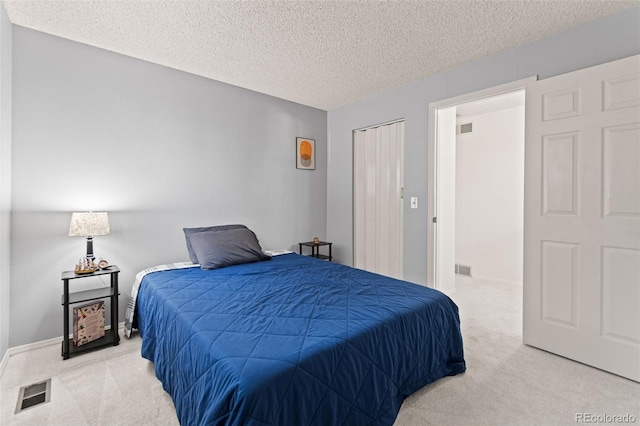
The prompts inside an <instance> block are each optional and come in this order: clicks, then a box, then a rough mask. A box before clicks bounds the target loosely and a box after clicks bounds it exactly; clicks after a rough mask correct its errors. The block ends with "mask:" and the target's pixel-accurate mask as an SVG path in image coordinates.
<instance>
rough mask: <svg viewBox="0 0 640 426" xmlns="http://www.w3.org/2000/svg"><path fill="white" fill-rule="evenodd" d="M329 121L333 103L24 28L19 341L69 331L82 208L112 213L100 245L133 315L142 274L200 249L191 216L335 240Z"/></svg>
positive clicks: (14, 335)
mask: <svg viewBox="0 0 640 426" xmlns="http://www.w3.org/2000/svg"><path fill="white" fill-rule="evenodd" d="M326 130H327V123H326V112H325V111H321V110H318V109H314V108H310V107H306V106H302V105H300V104H296V103H293V102H288V101H285V100H282V99H278V98H274V97H271V96H266V95H263V94H259V93H256V92H252V91H249V90H245V89H241V88H238V87H234V86H230V85H227V84H223V83H220V82H216V81H213V80H209V79H206V78H202V77H198V76H195V75H192V74H188V73H185V72H181V71H177V70H174V69H170V68H166V67H163V66H159V65H155V64H151V63H148V62H145V61H141V60H137V59H134V58H130V57H126V56H123V55H119V54H115V53H112V52H108V51H105V50H101V49H98V48H94V47H90V46H87V45H83V44H80V43H76V42H72V41H69V40H65V39H61V38H58V37H54V36H51V35H47V34H44V33H40V32H37V31H33V30H29V29H26V28H22V27H18V26H14V27H13V153H12V154H13V160H12V167H13V171H12V223H11V232H12V234H11V306H10V308H11V334H10V345H11V346H15V345H21V344H25V343H29V342H34V341H39V340H42V339H47V338H51V337H56V336H61V335H62V308H61V306H60V294H61V292H62V283H61V281H60V272H61V271H63V270H69V269H72V268H73V265H74V263H75V262H76V261H77V259H78V258H79V257H81V256H82V255H83V254H84V250H85V242H84V239H82V238H72V237H67V231H68V227H69V219H70V214H71V212H72V211H85V210H105V211H108V212H109V218H110V222H111V235H108V236H104V237H96V238H95V239H94V250H95V253H96V255H97V256H100V257H104V258H106V259H107V260H108V261H110V262H111V263H113V264H117V265H118V266H120V269H121V270H122V273H121V277H120V283H121V293H122V295H121V297H120V320H122V319H123V313H124V308H125V306H126V303H127V300H128V297H129V293H130V288H131V284H132V283H133V280H134V277H135V274H136V273H137V272H138V271H140V270H142V269H144V268H147V267H150V266H153V265H157V264H162V263H167V262H176V261H182V260H187V259H188V255H187V250H186V246H185V242H184V235H183V232H182V228H183V227H190V226H205V225H214V224H224V223H244V224H246V225H247V226H249V227H250V228H251V229H253V230H254V231H255V232H256V234H257V235H258V238H259V239H260V242H261V244H262V246H263V248H266V249H269V248H283V249H297V243H298V242H299V241H308V240H309V239H310V238H313V237H314V236H318V237H320V238H322V239H325V238H326V178H327V175H326V173H327V167H326V164H327V150H326ZM297 136H301V137H307V138H313V139H315V140H316V145H315V146H316V170H314V171H308V170H298V169H296V166H295V140H296V137H297ZM82 281H85V280H82ZM82 284H83V283H81V282H78V283H74V286H76V288H79V287H80V286H81V285H82Z"/></svg>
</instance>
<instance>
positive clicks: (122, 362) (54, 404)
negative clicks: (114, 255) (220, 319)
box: [0, 277, 640, 426]
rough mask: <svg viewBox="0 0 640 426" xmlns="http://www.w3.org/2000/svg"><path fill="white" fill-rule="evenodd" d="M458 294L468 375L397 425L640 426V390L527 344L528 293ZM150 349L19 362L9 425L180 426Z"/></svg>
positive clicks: (406, 407) (501, 288)
mask: <svg viewBox="0 0 640 426" xmlns="http://www.w3.org/2000/svg"><path fill="white" fill-rule="evenodd" d="M457 288H458V291H457V292H456V293H455V294H454V295H453V296H452V298H453V299H454V300H455V302H456V303H457V304H458V306H459V307H460V316H461V320H462V331H463V336H464V344H465V358H466V361H467V372H466V373H464V374H462V375H458V376H455V377H447V378H444V379H441V380H439V381H437V382H436V383H433V384H431V385H429V386H426V387H425V388H423V389H421V390H420V391H418V392H417V393H415V394H414V395H411V396H410V397H409V398H407V399H406V400H405V402H404V404H403V406H402V408H401V409H400V413H399V415H398V419H397V421H396V425H401V426H408V425H575V424H576V423H578V424H579V423H586V422H585V421H580V418H579V416H582V419H586V418H587V416H589V415H591V416H617V415H620V416H624V415H628V416H629V417H628V418H629V419H635V422H634V423H636V424H637V423H640V384H639V383H635V382H632V381H629V380H626V379H623V378H620V377H617V376H614V375H611V374H609V373H605V372H603V371H600V370H597V369H594V368H591V367H588V366H586V365H583V364H579V363H576V362H573V361H570V360H567V359H565V358H561V357H558V356H555V355H552V354H550V353H547V352H544V351H540V350H537V349H534V348H531V347H527V346H524V345H523V344H522V336H521V330H522V288H521V287H518V286H514V285H510V284H503V283H494V282H489V281H481V280H474V279H469V278H466V277H459V280H458V285H457ZM121 335H122V333H121ZM140 342H141V341H140V338H139V337H138V336H135V337H134V338H132V339H130V340H128V339H126V338H123V340H122V342H121V344H120V345H119V346H117V347H106V348H104V349H101V350H97V351H94V352H90V353H86V354H83V355H79V356H76V357H73V358H71V359H69V360H67V361H62V358H61V357H60V343H59V342H56V343H54V344H52V345H48V346H44V347H42V348H39V349H34V350H30V351H28V352H24V353H20V354H16V355H14V356H12V357H11V358H10V359H9V362H8V364H7V367H6V369H5V371H4V372H3V374H2V377H0V424H1V425H89V424H90V425H151V424H153V425H177V424H178V420H177V418H176V415H175V411H174V408H173V403H172V402H171V398H170V397H169V396H168V395H167V394H166V393H165V392H164V390H163V389H162V385H161V384H160V382H159V381H158V380H157V379H156V378H155V376H154V373H153V365H152V364H151V363H150V362H148V361H146V360H144V359H143V358H142V357H141V356H140ZM48 378H52V385H51V387H52V392H51V402H49V403H45V404H41V405H38V406H35V407H32V408H29V409H26V410H24V411H22V412H21V413H19V414H14V411H15V409H16V402H17V398H18V392H19V388H20V387H21V386H25V385H29V384H32V383H35V382H38V381H42V380H46V379H48ZM596 419H597V418H596ZM591 423H594V421H593V417H592V421H591ZM596 423H603V422H602V421H600V422H596Z"/></svg>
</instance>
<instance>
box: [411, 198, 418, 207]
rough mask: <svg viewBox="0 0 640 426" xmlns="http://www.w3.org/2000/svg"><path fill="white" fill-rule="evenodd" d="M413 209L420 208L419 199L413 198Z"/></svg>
mask: <svg viewBox="0 0 640 426" xmlns="http://www.w3.org/2000/svg"><path fill="white" fill-rule="evenodd" d="M411 208H412V209H417V208H418V197H411Z"/></svg>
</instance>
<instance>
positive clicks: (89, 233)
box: [69, 212, 110, 237]
mask: <svg viewBox="0 0 640 426" xmlns="http://www.w3.org/2000/svg"><path fill="white" fill-rule="evenodd" d="M109 232H110V231H109V217H108V216H107V212H86V213H71V223H70V224H69V236H70V237H95V236H96V235H109Z"/></svg>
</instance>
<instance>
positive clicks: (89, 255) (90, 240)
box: [86, 237, 95, 261]
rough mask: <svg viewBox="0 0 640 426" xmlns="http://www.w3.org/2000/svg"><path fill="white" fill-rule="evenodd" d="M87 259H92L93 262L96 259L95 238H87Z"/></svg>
mask: <svg viewBox="0 0 640 426" xmlns="http://www.w3.org/2000/svg"><path fill="white" fill-rule="evenodd" d="M86 258H87V259H91V260H92V261H93V260H94V259H95V256H94V255H93V237H87V256H86Z"/></svg>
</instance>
